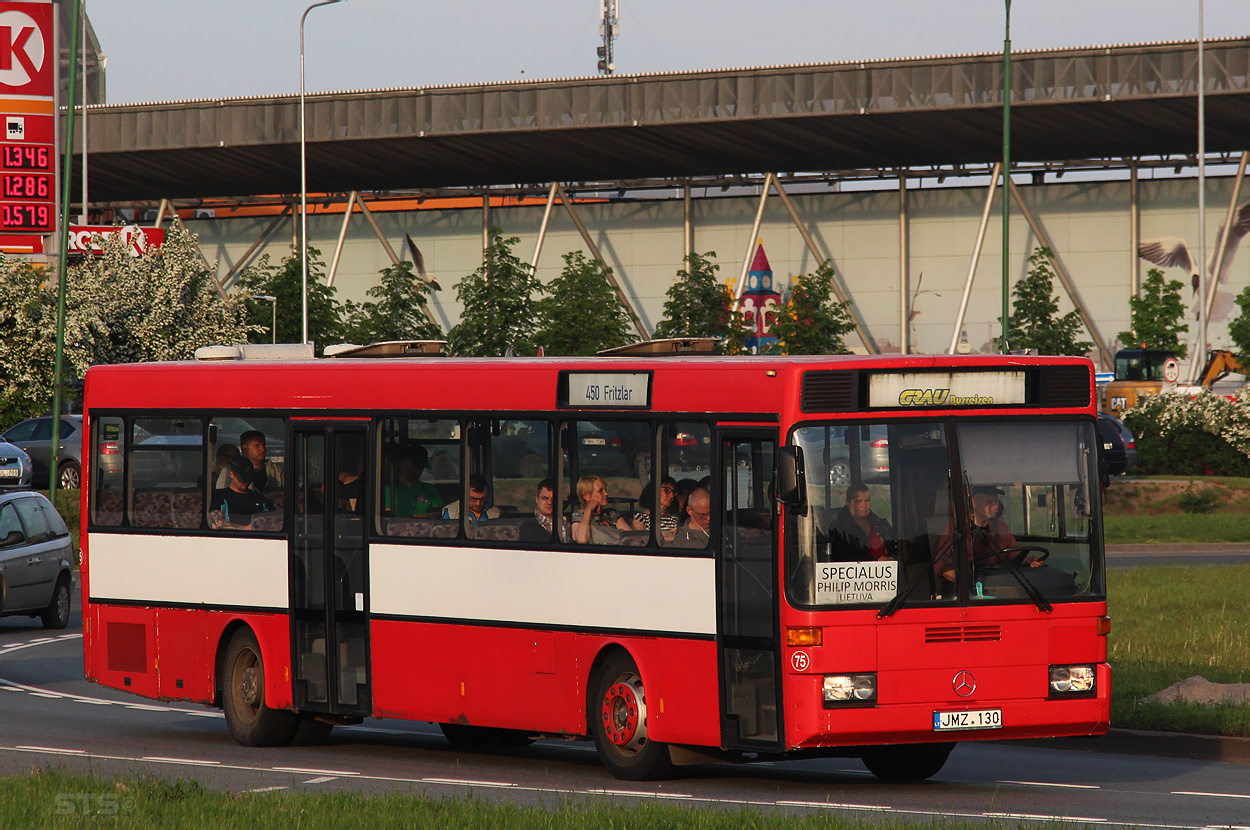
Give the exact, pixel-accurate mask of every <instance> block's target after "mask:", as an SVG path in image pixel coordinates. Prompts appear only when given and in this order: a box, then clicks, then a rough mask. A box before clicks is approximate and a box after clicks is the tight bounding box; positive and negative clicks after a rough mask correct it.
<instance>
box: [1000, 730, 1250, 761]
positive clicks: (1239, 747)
mask: <svg viewBox="0 0 1250 830" xmlns="http://www.w3.org/2000/svg"><path fill="white" fill-rule="evenodd" d="M1012 743H1017V744H1023V745H1026V746H1035V747H1043V748H1049V749H1066V750H1074V749H1075V750H1078V751H1083V752H1117V753H1121V754H1125V755H1157V756H1161V757H1164V758H1190V759H1194V760H1198V761H1221V762H1223V763H1228V764H1250V738H1229V737H1225V736H1222V735H1193V734H1190V733H1187V732H1147V731H1145V730H1141V729H1112V730H1111V731H1110V732H1108V733H1107V734H1106V735H1097V736H1089V737H1078V738H1035V739H1029V740H1022V741H1012Z"/></svg>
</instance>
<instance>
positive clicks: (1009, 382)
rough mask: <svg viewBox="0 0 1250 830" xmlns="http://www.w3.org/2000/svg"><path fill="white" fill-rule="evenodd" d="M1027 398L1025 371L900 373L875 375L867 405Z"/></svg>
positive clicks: (913, 405) (993, 402)
mask: <svg viewBox="0 0 1250 830" xmlns="http://www.w3.org/2000/svg"><path fill="white" fill-rule="evenodd" d="M1022 403H1026V401H1025V381H1024V372H899V373H890V374H886V373H882V374H875V375H873V376H872V377H871V378H869V382H868V405H869V406H871V407H874V408H897V407H900V406H901V407H908V408H915V409H932V408H946V407H957V406H1007V405H1010V404H1022Z"/></svg>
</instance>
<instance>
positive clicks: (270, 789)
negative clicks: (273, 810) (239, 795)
mask: <svg viewBox="0 0 1250 830" xmlns="http://www.w3.org/2000/svg"><path fill="white" fill-rule="evenodd" d="M287 789H290V787H257V788H256V789H254V790H244V791H243V792H245V793H272V792H277V791H278V790H287Z"/></svg>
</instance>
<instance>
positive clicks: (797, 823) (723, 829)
mask: <svg viewBox="0 0 1250 830" xmlns="http://www.w3.org/2000/svg"><path fill="white" fill-rule="evenodd" d="M831 799H833V797H832V796H831ZM833 800H836V799H833ZM84 824H87V825H89V826H105V827H109V828H116V829H117V830H132V828H133V829H136V830H137V828H143V830H149V829H150V828H156V829H157V830H159V829H160V828H170V830H223V828H232V827H248V828H254V827H281V828H283V830H334V829H335V828H344V830H357V828H360V827H369V828H371V830H373V829H374V828H376V829H377V830H386V828H397V829H398V828H403V830H408V828H413V827H437V828H456V829H457V830H460V829H461V828H465V829H466V830H486V829H487V828H491V829H492V830H494V828H498V830H586V828H605V830H634V828H637V829H638V830H644V828H645V830H869V828H872V829H873V830H921V828H924V829H925V830H932V828H933V827H934V826H935V823H934V821H933V820H931V819H915V820H910V821H908V820H901V819H897V818H891V817H888V816H882V814H880V813H873V814H871V815H867V814H866V815H864V816H863V817H857V816H847V815H845V814H823V813H821V814H808V815H794V814H792V813H789V812H787V811H784V810H773V811H768V812H766V811H764V810H762V809H758V808H754V807H744V808H738V807H735V806H732V805H723V806H719V807H717V808H716V809H708V808H706V807H698V806H693V805H692V806H685V805H669V804H642V805H639V806H622V805H619V804H603V803H601V802H598V801H584V800H574V799H567V798H566V799H562V800H561V801H560V802H559V803H555V804H552V805H549V806H547V807H542V806H524V805H517V804H510V803H490V802H487V801H485V800H483V799H481V798H474V797H472V796H470V797H469V798H465V799H459V798H451V797H447V798H430V797H429V796H419V795H406V794H395V793H391V794H361V793H351V792H318V793H309V792H291V791H277V792H265V793H229V792H220V791H216V790H210V789H208V788H207V787H204V786H202V785H200V784H198V783H195V782H190V781H184V780H181V779H180V780H177V781H174V782H168V781H161V780H157V779H154V778H126V779H119V780H105V779H101V778H96V777H92V776H87V775H71V774H68V773H64V772H61V771H58V770H40V771H36V772H35V773H34V774H32V775H28V776H13V777H7V778H0V827H4V828H6V830H27V828H61V827H66V826H82V825H84ZM939 824H940V826H941V827H942V828H945V830H965V828H966V829H967V830H972V828H976V830H986V828H994V827H1007V826H1008V825H1006V824H995V823H990V824H986V823H985V822H977V823H975V824H973V823H971V822H967V821H949V822H948V821H942V822H940V823H939Z"/></svg>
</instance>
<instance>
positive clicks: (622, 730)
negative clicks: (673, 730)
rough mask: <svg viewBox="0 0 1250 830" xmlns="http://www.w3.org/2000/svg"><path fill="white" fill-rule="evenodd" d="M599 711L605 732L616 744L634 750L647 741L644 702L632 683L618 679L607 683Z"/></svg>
mask: <svg viewBox="0 0 1250 830" xmlns="http://www.w3.org/2000/svg"><path fill="white" fill-rule="evenodd" d="M602 714H603V729H604V732H605V733H606V734H607V736H608V740H610V741H611V742H612V743H613V744H614V745H615V746H617V747H620V748H621V749H624V750H637V749H639V748H640V747H641V746H642V744H643V743H645V742H646V740H647V727H646V709H645V703H644V702H643V698H642V697H641V694H640V690H639V689H637V688H635V686H634V684H633V683H631V682H627V681H618V682H616V683H613V684H612V685H611V686H609V687H608V690H607V693H606V694H605V695H604V696H603V713H602Z"/></svg>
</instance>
